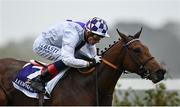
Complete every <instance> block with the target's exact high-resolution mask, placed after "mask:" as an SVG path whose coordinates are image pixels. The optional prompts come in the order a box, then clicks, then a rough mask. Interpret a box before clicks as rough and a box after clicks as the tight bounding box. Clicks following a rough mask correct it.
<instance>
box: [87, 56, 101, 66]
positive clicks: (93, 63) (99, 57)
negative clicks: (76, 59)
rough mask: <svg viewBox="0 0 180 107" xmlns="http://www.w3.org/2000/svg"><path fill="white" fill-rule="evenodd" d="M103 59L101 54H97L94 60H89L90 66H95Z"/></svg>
mask: <svg viewBox="0 0 180 107" xmlns="http://www.w3.org/2000/svg"><path fill="white" fill-rule="evenodd" d="M101 61H102V59H101V56H95V57H94V58H92V60H91V61H90V62H89V67H94V66H96V65H97V64H99V63H101Z"/></svg>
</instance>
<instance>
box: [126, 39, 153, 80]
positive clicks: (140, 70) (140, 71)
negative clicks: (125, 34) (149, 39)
mask: <svg viewBox="0 0 180 107" xmlns="http://www.w3.org/2000/svg"><path fill="white" fill-rule="evenodd" d="M134 41H139V39H132V40H131V41H129V42H128V43H126V44H125V45H123V47H124V49H125V51H126V53H127V54H128V56H129V57H130V59H132V61H133V62H134V64H136V65H137V66H138V67H139V68H138V70H137V74H139V75H140V76H141V78H149V76H150V72H149V70H147V69H146V68H145V66H146V64H147V63H148V62H149V61H151V60H153V59H154V57H150V58H148V59H147V60H146V61H144V62H141V61H140V60H139V58H138V57H137V55H136V54H135V53H134V52H133V51H131V50H129V45H130V44H131V43H133V42H134Z"/></svg>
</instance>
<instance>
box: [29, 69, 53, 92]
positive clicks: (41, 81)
mask: <svg viewBox="0 0 180 107" xmlns="http://www.w3.org/2000/svg"><path fill="white" fill-rule="evenodd" d="M51 79H52V75H51V74H50V72H49V70H48V68H46V69H45V70H44V72H43V73H42V74H41V75H38V76H37V77H35V78H33V79H32V80H31V87H32V88H33V89H34V90H36V91H38V92H41V93H45V91H46V90H45V86H46V83H47V82H48V81H50V80H51Z"/></svg>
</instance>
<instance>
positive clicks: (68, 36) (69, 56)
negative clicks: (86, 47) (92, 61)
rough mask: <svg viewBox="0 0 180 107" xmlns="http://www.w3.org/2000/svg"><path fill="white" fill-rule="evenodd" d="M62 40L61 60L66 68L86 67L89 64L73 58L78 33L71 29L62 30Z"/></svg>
mask: <svg viewBox="0 0 180 107" xmlns="http://www.w3.org/2000/svg"><path fill="white" fill-rule="evenodd" d="M63 33H64V35H63V38H62V48H61V59H62V61H63V62H64V64H66V65H67V66H70V67H74V68H83V67H88V66H89V62H88V61H85V60H82V59H77V58H75V56H74V54H75V47H76V45H77V43H78V41H79V36H78V32H77V31H76V30H74V29H73V28H72V27H68V28H66V29H64V32H63Z"/></svg>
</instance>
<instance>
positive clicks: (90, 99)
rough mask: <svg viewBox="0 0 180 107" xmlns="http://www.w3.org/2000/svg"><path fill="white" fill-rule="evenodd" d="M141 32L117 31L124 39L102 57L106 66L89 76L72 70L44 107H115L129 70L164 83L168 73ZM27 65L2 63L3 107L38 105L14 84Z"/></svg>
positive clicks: (0, 102) (0, 87) (0, 98)
mask: <svg viewBox="0 0 180 107" xmlns="http://www.w3.org/2000/svg"><path fill="white" fill-rule="evenodd" d="M141 31H142V28H141V30H140V31H138V32H137V33H136V34H135V35H134V36H127V35H125V34H123V33H121V32H119V31H118V29H117V32H118V34H119V36H120V37H121V39H120V40H118V41H117V42H116V43H114V44H113V45H112V46H111V47H110V48H108V49H107V50H106V51H105V52H103V53H102V63H101V64H99V65H97V66H96V67H94V68H91V69H90V70H91V71H93V72H90V73H86V74H82V73H80V72H78V71H79V70H78V69H75V68H70V69H69V70H68V72H66V76H65V78H63V79H61V80H60V81H59V82H58V83H57V85H56V86H55V88H54V89H53V91H52V93H51V98H50V99H48V100H45V102H44V105H49V106H50V105H61V106H64V105H69V106H71V105H84V106H93V105H112V99H113V91H114V88H115V85H116V83H117V81H118V79H119V78H120V76H121V74H122V73H123V72H124V71H125V70H126V71H129V72H131V73H136V74H138V75H140V76H141V77H142V78H146V79H149V80H151V81H152V82H153V83H157V82H159V81H161V80H163V79H164V74H165V72H166V70H165V69H164V68H163V67H162V66H161V65H160V64H159V63H158V62H157V60H156V59H155V58H154V57H153V56H152V55H151V54H150V52H149V49H148V47H147V46H145V45H144V44H142V42H141V41H140V39H139V37H140V34H141ZM26 63H27V62H25V61H20V60H16V59H12V58H5V59H0V105H16V106H25V105H28V106H35V105H38V100H37V99H34V98H29V97H27V96H26V95H24V94H23V93H22V92H20V91H19V90H16V89H15V88H14V87H13V85H12V82H11V81H12V80H13V79H14V78H15V76H16V74H17V72H18V71H20V69H22V67H23V66H24V65H25V64H26Z"/></svg>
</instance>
